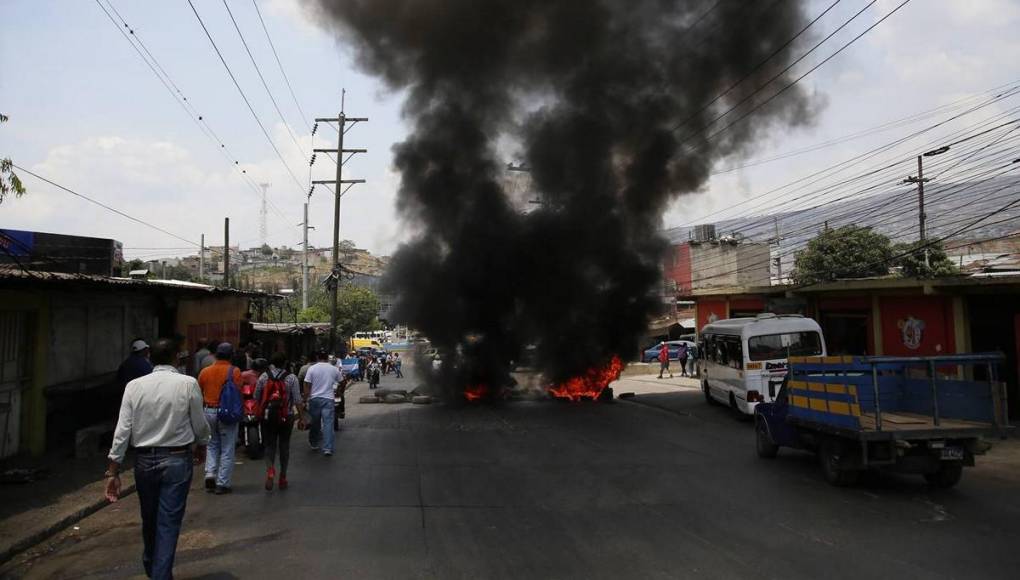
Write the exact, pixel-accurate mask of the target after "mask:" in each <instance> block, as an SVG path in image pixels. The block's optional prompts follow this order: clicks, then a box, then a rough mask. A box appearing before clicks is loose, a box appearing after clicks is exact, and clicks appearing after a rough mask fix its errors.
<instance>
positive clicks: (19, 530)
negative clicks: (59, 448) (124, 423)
mask: <svg viewBox="0 0 1020 580" xmlns="http://www.w3.org/2000/svg"><path fill="white" fill-rule="evenodd" d="M15 468H17V469H29V470H33V471H37V473H38V479H37V480H35V481H30V482H25V483H4V484H0V563H3V562H6V561H7V560H9V559H10V558H12V557H13V556H14V555H16V554H17V553H19V552H21V551H22V550H25V549H27V548H30V547H31V546H33V545H35V544H37V543H39V542H41V541H42V540H44V539H46V538H47V537H49V536H51V535H53V534H55V533H57V532H59V531H60V530H62V529H64V528H66V527H68V526H70V525H72V524H74V523H75V522H78V521H80V520H81V519H82V518H84V517H86V516H88V515H89V514H92V513H94V512H96V511H98V510H100V509H102V508H103V507H104V506H106V505H107V504H108V503H109V502H107V501H106V499H105V498H104V497H103V494H104V492H105V486H106V481H105V478H104V477H103V472H104V471H105V469H106V460H105V459H103V458H92V459H68V458H65V457H64V456H63V455H57V454H51V455H46V456H43V457H39V458H16V459H12V460H8V461H6V462H4V464H3V467H2V468H0V471H7V470H9V469H15ZM121 482H122V485H123V489H122V495H128V494H130V493H132V492H133V491H134V488H135V479H134V473H133V472H132V470H131V469H127V470H126V471H125V472H124V473H123V474H122V475H121Z"/></svg>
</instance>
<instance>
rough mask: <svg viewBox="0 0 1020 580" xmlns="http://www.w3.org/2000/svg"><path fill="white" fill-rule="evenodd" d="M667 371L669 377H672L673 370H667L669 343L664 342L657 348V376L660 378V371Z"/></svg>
mask: <svg viewBox="0 0 1020 580" xmlns="http://www.w3.org/2000/svg"><path fill="white" fill-rule="evenodd" d="M664 372H669V378H673V371H671V370H669V345H668V344H666V343H665V342H663V343H662V346H661V347H660V348H659V378H660V379H661V378H662V373H664Z"/></svg>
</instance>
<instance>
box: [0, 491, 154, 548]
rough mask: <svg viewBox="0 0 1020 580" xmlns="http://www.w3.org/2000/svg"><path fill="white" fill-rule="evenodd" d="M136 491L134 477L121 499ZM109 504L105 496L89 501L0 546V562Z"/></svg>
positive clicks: (121, 493) (121, 494)
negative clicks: (24, 535) (9, 543)
mask: <svg viewBox="0 0 1020 580" xmlns="http://www.w3.org/2000/svg"><path fill="white" fill-rule="evenodd" d="M134 492H135V483H134V479H133V478H132V481H131V484H130V485H128V486H125V487H124V488H123V489H121V491H120V499H124V498H125V497H127V496H129V495H131V494H132V493H134ZM108 505H110V502H109V501H107V499H106V498H105V497H101V498H99V499H97V500H96V501H93V502H92V503H89V504H87V505H85V506H84V507H82V508H80V509H78V510H76V511H74V512H73V513H71V514H68V515H66V516H64V517H63V518H61V519H60V520H58V521H56V522H54V523H52V524H49V525H47V526H45V527H43V528H40V529H38V530H35V531H33V532H32V533H30V534H29V535H28V536H26V537H24V538H22V539H20V540H18V541H16V542H14V543H13V544H11V545H9V546H5V547H3V548H0V564H6V563H7V562H9V561H10V560H12V559H13V558H14V557H15V556H17V555H18V554H20V553H22V552H24V551H25V550H28V549H29V548H31V547H32V546H35V545H37V544H39V543H41V542H43V541H44V540H47V539H49V538H51V537H53V536H55V535H57V534H58V533H60V532H62V531H64V530H65V529H67V528H68V527H70V526H72V525H73V524H76V523H78V522H80V521H81V520H83V519H85V518H87V517H89V516H90V515H92V514H94V513H96V512H98V511H99V510H101V509H103V508H104V507H106V506H108Z"/></svg>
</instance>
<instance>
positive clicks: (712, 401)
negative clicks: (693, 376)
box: [701, 380, 719, 405]
mask: <svg viewBox="0 0 1020 580" xmlns="http://www.w3.org/2000/svg"><path fill="white" fill-rule="evenodd" d="M701 390H702V392H704V393H705V402H706V403H708V404H709V405H718V404H719V401H716V400H715V397H713V396H712V393H711V392H710V391H709V386H708V381H707V380H703V381H701Z"/></svg>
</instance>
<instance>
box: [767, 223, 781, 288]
mask: <svg viewBox="0 0 1020 580" xmlns="http://www.w3.org/2000/svg"><path fill="white" fill-rule="evenodd" d="M773 222H774V223H775V225H776V237H774V238H772V239H771V240H769V245H774V246H775V247H776V258H775V260H773V261H774V262H775V263H776V279H777V280H778V281H779V283H780V284H782V283H783V254H782V252H780V251H779V250H780V242H781V241H782V239H783V238H782V235H781V234H780V233H779V218H778V217H776V218H773Z"/></svg>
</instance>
